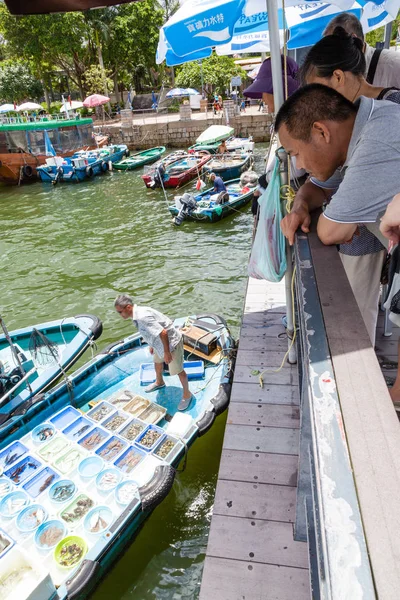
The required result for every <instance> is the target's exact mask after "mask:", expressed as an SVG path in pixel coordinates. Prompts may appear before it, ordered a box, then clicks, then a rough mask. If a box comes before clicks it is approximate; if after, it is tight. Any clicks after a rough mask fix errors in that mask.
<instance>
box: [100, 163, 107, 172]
mask: <svg viewBox="0 0 400 600" xmlns="http://www.w3.org/2000/svg"><path fill="white" fill-rule="evenodd" d="M101 170H102V171H103V173H105V172H106V171H108V164H107V163H106V162H105V161H104V160H103V162H102V163H101Z"/></svg>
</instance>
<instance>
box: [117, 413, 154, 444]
mask: <svg viewBox="0 0 400 600" xmlns="http://www.w3.org/2000/svg"><path fill="white" fill-rule="evenodd" d="M147 425H148V424H147V423H145V422H144V421H140V420H139V419H132V420H131V421H129V423H128V424H127V425H125V427H124V428H123V429H121V431H120V432H119V435H120V436H122V437H123V438H125V439H126V440H128V441H129V442H133V441H134V440H135V439H136V438H137V436H138V435H139V434H140V433H142V431H143V430H144V429H145V428H146V427H147Z"/></svg>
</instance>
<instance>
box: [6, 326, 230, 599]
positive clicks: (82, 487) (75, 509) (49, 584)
mask: <svg viewBox="0 0 400 600" xmlns="http://www.w3.org/2000/svg"><path fill="white" fill-rule="evenodd" d="M175 325H176V326H178V327H180V328H181V329H182V334H183V339H184V348H185V363H184V367H185V370H186V372H187V374H188V378H189V383H190V389H191V392H192V394H193V400H192V402H191V404H190V405H189V406H188V408H187V410H185V411H184V412H179V411H178V404H179V401H180V399H181V394H182V390H181V388H180V386H179V385H178V381H179V380H178V377H177V376H170V375H167V374H166V375H165V382H166V386H165V387H164V388H162V389H159V390H158V391H157V392H153V393H151V394H147V393H146V391H145V389H146V388H145V386H147V385H148V384H149V383H151V382H152V381H154V380H155V371H154V364H153V362H152V357H151V354H150V351H149V347H148V346H147V344H145V343H144V341H143V339H142V338H141V336H140V335H139V334H134V335H132V336H129V337H128V338H126V339H125V340H123V341H120V342H116V343H115V344H111V345H110V346H108V347H107V348H105V349H104V350H103V351H102V352H100V353H99V354H98V355H97V356H96V357H94V358H93V359H92V360H90V361H89V362H88V363H87V364H85V365H84V366H82V367H81V368H80V369H79V370H77V371H76V372H75V373H74V374H73V375H72V376H71V377H70V380H69V382H68V383H66V382H62V383H60V384H58V385H57V386H56V387H55V388H53V389H52V390H51V391H50V392H49V393H47V394H46V395H45V401H44V402H43V403H42V404H41V405H40V407H32V409H29V410H28V411H27V412H26V414H25V415H21V416H19V417H18V418H17V420H16V421H14V422H7V423H4V424H3V425H1V426H0V435H1V444H0V467H1V468H2V470H3V475H2V476H1V477H0V597H1V598H3V597H4V598H5V597H7V598H8V597H10V598H18V600H25V599H28V598H29V599H32V598H35V599H36V598H40V600H51V599H52V598H53V597H55V595H56V594H57V595H56V597H57V598H58V599H59V600H68V599H71V598H76V599H77V598H79V599H83V598H86V597H87V596H88V595H89V594H90V592H91V590H92V589H93V588H94V586H95V585H96V584H97V583H98V582H99V580H100V579H101V578H102V577H103V576H104V575H105V574H106V573H107V571H108V570H109V568H110V566H111V564H112V563H113V561H115V559H116V558H117V557H118V555H119V554H120V553H122V552H123V550H124V548H125V547H126V546H127V545H128V544H130V543H131V542H132V539H133V538H134V535H135V533H136V532H137V531H138V529H139V528H140V526H141V524H142V523H143V521H144V520H145V519H146V518H147V517H148V516H149V515H150V514H151V512H152V510H153V509H154V508H155V507H156V506H157V505H158V504H159V503H160V502H161V501H162V500H163V499H164V498H165V497H166V495H167V494H168V493H169V491H170V489H171V487H172V484H173V481H174V476H175V469H176V467H177V466H178V464H179V463H180V462H181V460H182V459H184V458H185V456H186V454H187V452H188V451H189V450H190V447H191V445H192V444H193V443H194V442H195V441H196V439H197V438H198V437H199V436H201V435H203V434H205V433H206V432H207V431H208V430H209V429H210V427H211V426H212V425H213V423H214V421H215V419H216V416H217V415H219V414H220V413H221V412H223V411H224V410H225V409H226V408H227V405H228V403H229V397H230V387H231V378H232V371H233V366H234V365H233V361H234V352H233V350H234V341H233V339H232V337H231V335H230V333H229V330H228V327H227V325H226V323H225V321H224V320H223V319H222V318H220V317H218V316H216V315H211V314H203V315H198V316H193V317H185V318H182V319H178V320H176V321H175ZM56 590H57V592H56Z"/></svg>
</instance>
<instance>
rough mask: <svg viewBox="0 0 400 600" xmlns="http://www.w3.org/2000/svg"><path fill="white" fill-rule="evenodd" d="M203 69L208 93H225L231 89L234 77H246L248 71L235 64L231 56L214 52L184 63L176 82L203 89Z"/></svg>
mask: <svg viewBox="0 0 400 600" xmlns="http://www.w3.org/2000/svg"><path fill="white" fill-rule="evenodd" d="M202 70H203V82H204V87H205V88H206V90H207V92H208V93H212V92H216V93H217V94H225V90H226V89H229V84H230V81H231V79H232V77H235V76H237V75H240V76H241V77H242V78H244V77H246V72H245V71H244V70H243V69H242V68H241V67H239V66H238V65H236V64H235V61H234V60H233V58H230V57H229V56H218V55H217V54H212V55H211V56H210V57H209V58H205V59H204V60H203V61H201V63H200V61H198V62H190V63H186V64H184V65H182V66H181V67H180V68H179V71H178V73H177V76H176V79H175V83H176V85H177V86H178V87H192V88H196V89H198V90H200V89H201V79H202V78H201V71H202Z"/></svg>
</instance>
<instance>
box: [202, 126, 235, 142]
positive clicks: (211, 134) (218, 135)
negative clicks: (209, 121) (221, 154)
mask: <svg viewBox="0 0 400 600" xmlns="http://www.w3.org/2000/svg"><path fill="white" fill-rule="evenodd" d="M233 132H234V129H233V127H228V126H226V125H211V126H210V127H208V128H207V129H206V130H205V131H203V133H202V134H201V135H199V137H198V138H197V140H196V144H210V143H212V142H221V141H222V140H226V139H227V138H228V137H229V136H231V135H232V134H233Z"/></svg>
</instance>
